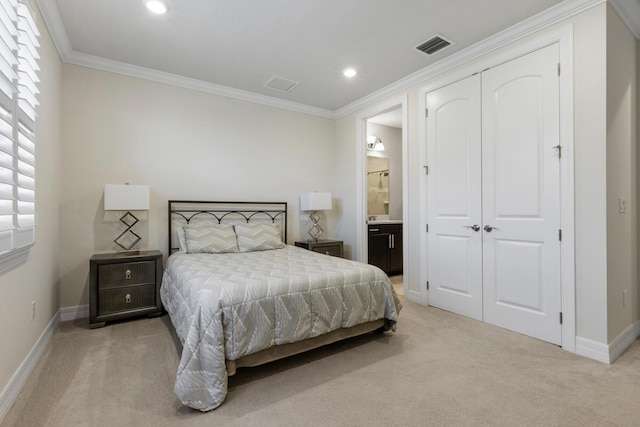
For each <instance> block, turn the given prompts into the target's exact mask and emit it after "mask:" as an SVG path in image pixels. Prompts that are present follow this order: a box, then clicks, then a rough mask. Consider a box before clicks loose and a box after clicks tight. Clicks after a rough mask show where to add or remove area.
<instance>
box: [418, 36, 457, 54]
mask: <svg viewBox="0 0 640 427" xmlns="http://www.w3.org/2000/svg"><path fill="white" fill-rule="evenodd" d="M454 44H455V43H454V42H453V41H451V40H449V39H447V38H445V37H444V36H442V35H440V34H436V35H435V36H433V37H431V38H430V39H429V40H427V41H426V42H424V43H422V44H420V45H418V46H416V49H418V50H419V51H420V52H422V53H424V54H426V55H433V54H434V53H436V52H440V51H441V50H442V49H444V48H446V47H449V46H452V45H454Z"/></svg>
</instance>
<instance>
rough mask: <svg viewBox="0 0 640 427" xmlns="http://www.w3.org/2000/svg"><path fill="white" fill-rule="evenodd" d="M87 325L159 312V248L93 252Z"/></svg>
mask: <svg viewBox="0 0 640 427" xmlns="http://www.w3.org/2000/svg"><path fill="white" fill-rule="evenodd" d="M89 274H90V279H89V282H90V292H89V294H90V296H89V297H90V303H89V326H90V327H91V328H92V329H93V328H101V327H103V326H104V325H105V322H108V321H112V320H120V319H126V318H129V317H134V316H143V315H148V316H149V317H155V316H159V315H161V314H162V303H161V302H160V283H161V282H162V253H161V252H160V251H140V252H122V253H109V254H96V255H94V256H92V257H91V260H90V273H89Z"/></svg>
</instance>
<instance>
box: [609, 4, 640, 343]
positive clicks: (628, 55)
mask: <svg viewBox="0 0 640 427" xmlns="http://www.w3.org/2000/svg"><path fill="white" fill-rule="evenodd" d="M636 79H637V76H636V39H635V37H634V36H633V34H631V32H630V31H629V30H628V29H627V27H626V26H625V25H624V23H623V22H622V20H621V19H620V17H619V16H618V15H617V13H616V12H615V11H614V10H613V8H611V7H610V6H609V7H608V8H607V116H606V117H607V312H608V342H609V343H610V342H611V341H613V340H614V339H615V338H616V337H617V336H618V335H620V334H621V333H622V332H623V331H624V330H625V329H626V328H627V327H629V325H632V324H633V323H634V322H635V321H636V320H638V311H637V304H636V301H637V290H638V240H637V225H638V213H637V199H636V193H637V188H636V181H637V163H636V142H637V141H636V117H637V114H636ZM619 198H624V199H625V202H626V212H625V213H620V212H619V207H618V203H619V201H618V199H619ZM623 293H625V294H626V295H625V296H624V297H623ZM623 299H624V301H623Z"/></svg>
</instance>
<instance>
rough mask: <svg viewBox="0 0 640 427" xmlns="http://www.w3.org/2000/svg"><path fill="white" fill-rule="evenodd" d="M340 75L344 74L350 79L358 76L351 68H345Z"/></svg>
mask: <svg viewBox="0 0 640 427" xmlns="http://www.w3.org/2000/svg"><path fill="white" fill-rule="evenodd" d="M342 74H344V76H345V77H349V78H351V77H354V76H355V75H356V74H358V72H357V71H356V70H354V69H353V68H347V69H346V70H344V71H343V72H342Z"/></svg>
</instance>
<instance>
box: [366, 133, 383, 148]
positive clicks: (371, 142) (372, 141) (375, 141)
mask: <svg viewBox="0 0 640 427" xmlns="http://www.w3.org/2000/svg"><path fill="white" fill-rule="evenodd" d="M367 150H373V151H384V144H383V143H382V140H381V139H380V138H378V137H377V136H373V135H371V136H368V137H367Z"/></svg>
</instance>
